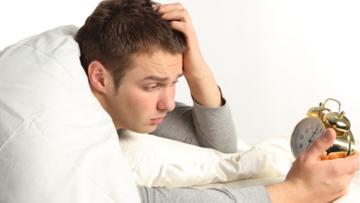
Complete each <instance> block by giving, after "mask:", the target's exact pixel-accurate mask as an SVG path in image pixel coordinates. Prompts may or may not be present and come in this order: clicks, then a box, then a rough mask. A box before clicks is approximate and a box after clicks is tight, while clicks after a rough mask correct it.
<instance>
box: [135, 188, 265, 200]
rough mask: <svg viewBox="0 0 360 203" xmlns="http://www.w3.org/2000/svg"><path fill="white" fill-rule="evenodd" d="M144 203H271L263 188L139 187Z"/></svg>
mask: <svg viewBox="0 0 360 203" xmlns="http://www.w3.org/2000/svg"><path fill="white" fill-rule="evenodd" d="M138 191H139V193H140V197H141V199H142V202H143V203H153V202H154V203H155V202H156V203H168V202H172V203H177V202H178V203H183V202H197V203H209V202H222V203H228V202H232V203H234V202H264V203H267V202H269V203H270V199H269V196H268V194H267V192H266V190H265V187H263V186H255V187H248V188H241V187H232V188H221V189H216V188H211V189H196V188H162V187H153V188H147V187H138Z"/></svg>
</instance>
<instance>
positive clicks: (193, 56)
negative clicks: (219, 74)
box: [154, 3, 221, 108]
mask: <svg viewBox="0 0 360 203" xmlns="http://www.w3.org/2000/svg"><path fill="white" fill-rule="evenodd" d="M154 9H156V10H157V11H158V12H159V13H160V14H161V18H162V19H164V20H167V21H169V23H170V26H171V27H172V28H173V29H174V30H177V31H179V32H181V33H183V34H184V36H185V39H186V50H185V52H184V54H183V72H184V76H185V78H186V80H187V82H188V85H189V88H190V91H191V95H192V97H193V98H194V99H195V100H196V101H197V102H198V103H199V104H201V105H203V106H207V107H214V108H216V107H219V106H220V105H221V93H220V90H219V88H218V86H217V83H216V80H215V77H214V75H213V73H212V71H211V69H210V68H209V66H208V65H207V64H206V62H205V60H204V58H203V56H202V54H201V51H200V46H199V43H198V40H197V37H196V34H195V30H194V27H193V25H192V22H191V18H190V15H189V13H188V12H187V10H186V9H185V8H184V6H183V5H182V4H180V3H172V4H156V5H155V6H154Z"/></svg>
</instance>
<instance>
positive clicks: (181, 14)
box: [161, 10, 189, 22]
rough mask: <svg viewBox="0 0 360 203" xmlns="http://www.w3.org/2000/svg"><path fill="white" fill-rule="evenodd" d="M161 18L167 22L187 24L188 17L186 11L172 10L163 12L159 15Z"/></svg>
mask: <svg viewBox="0 0 360 203" xmlns="http://www.w3.org/2000/svg"><path fill="white" fill-rule="evenodd" d="M161 18H162V19H164V20H168V21H174V20H176V21H183V22H189V15H188V13H187V11H186V10H172V11H169V12H165V13H163V14H162V15H161Z"/></svg>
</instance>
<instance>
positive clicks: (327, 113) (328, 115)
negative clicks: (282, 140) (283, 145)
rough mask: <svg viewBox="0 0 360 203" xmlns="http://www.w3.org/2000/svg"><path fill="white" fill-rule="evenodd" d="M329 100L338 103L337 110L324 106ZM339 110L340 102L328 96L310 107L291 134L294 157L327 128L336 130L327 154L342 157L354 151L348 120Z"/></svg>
mask: <svg viewBox="0 0 360 203" xmlns="http://www.w3.org/2000/svg"><path fill="white" fill-rule="evenodd" d="M329 101H333V102H336V103H337V104H338V107H339V108H338V111H337V112H333V111H331V109H329V108H326V106H325V105H326V103H328V102H329ZM344 114H345V113H344V111H341V103H340V102H339V101H337V100H335V99H332V98H328V99H326V100H325V101H324V102H323V103H320V105H319V106H317V107H313V108H310V109H309V111H308V112H307V117H306V118H304V119H302V120H301V121H300V122H299V123H298V124H297V125H296V126H295V129H294V131H293V133H292V135H291V141H290V142H291V150H292V153H293V155H294V156H295V157H297V156H298V155H299V154H300V153H301V152H302V151H304V150H305V149H307V148H308V147H309V146H310V145H311V144H312V143H313V142H314V141H315V140H316V139H317V138H318V137H319V136H320V135H321V134H322V133H323V132H325V130H326V129H327V128H333V129H334V130H335V132H336V140H335V142H334V144H333V145H332V146H331V147H330V148H329V149H327V150H326V153H327V155H328V156H331V155H335V156H334V157H336V156H337V155H338V156H337V157H344V156H348V155H350V154H352V153H353V152H354V151H355V148H354V146H355V141H354V137H353V135H352V133H351V130H350V121H349V120H348V119H347V118H346V117H345V115H344Z"/></svg>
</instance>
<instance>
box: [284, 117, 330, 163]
mask: <svg viewBox="0 0 360 203" xmlns="http://www.w3.org/2000/svg"><path fill="white" fill-rule="evenodd" d="M324 131H325V126H324V125H323V123H322V122H321V120H320V119H319V118H317V117H307V118H304V119H303V120H301V121H300V122H299V123H298V124H297V125H296V127H295V129H294V132H293V133H292V135H291V150H292V152H293V154H294V156H295V157H297V156H298V155H299V154H300V153H301V152H303V151H304V150H306V149H307V148H308V147H309V146H310V145H311V144H312V143H313V142H314V141H315V140H316V139H317V138H318V137H319V136H320V135H321V134H322V133H323V132H324Z"/></svg>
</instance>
